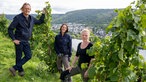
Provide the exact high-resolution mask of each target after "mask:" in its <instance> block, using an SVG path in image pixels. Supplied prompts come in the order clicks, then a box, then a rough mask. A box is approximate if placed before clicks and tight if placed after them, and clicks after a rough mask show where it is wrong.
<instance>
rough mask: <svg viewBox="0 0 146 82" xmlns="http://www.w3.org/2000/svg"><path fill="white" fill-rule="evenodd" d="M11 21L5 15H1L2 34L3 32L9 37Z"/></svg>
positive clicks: (0, 29) (0, 26) (0, 27)
mask: <svg viewBox="0 0 146 82" xmlns="http://www.w3.org/2000/svg"><path fill="white" fill-rule="evenodd" d="M9 22H10V21H9V20H8V19H6V17H5V14H1V15H0V32H2V33H3V34H4V35H5V36H8V31H7V30H8V24H9Z"/></svg>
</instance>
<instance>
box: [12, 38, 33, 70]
mask: <svg viewBox="0 0 146 82" xmlns="http://www.w3.org/2000/svg"><path fill="white" fill-rule="evenodd" d="M15 52H16V65H14V66H13V68H14V69H15V70H18V71H19V72H22V71H24V69H23V67H22V66H23V65H24V64H25V63H26V62H27V61H28V60H30V59H31V57H32V54H31V49H30V44H29V42H28V41H21V42H20V44H19V45H16V44H15ZM22 53H24V56H23V55H22Z"/></svg>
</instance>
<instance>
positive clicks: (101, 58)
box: [88, 0, 146, 82]
mask: <svg viewBox="0 0 146 82" xmlns="http://www.w3.org/2000/svg"><path fill="white" fill-rule="evenodd" d="M131 5H134V2H133V3H132V4H131ZM131 5H130V6H128V7H127V8H125V9H123V10H115V11H116V12H117V13H118V16H116V17H115V18H114V19H113V21H112V22H111V23H110V25H109V26H108V27H107V32H109V31H111V32H112V36H111V37H105V38H103V39H97V41H95V43H94V46H93V47H92V48H91V49H90V50H89V51H88V53H90V54H91V55H95V61H94V62H93V67H91V69H92V71H89V75H90V78H94V79H93V80H92V81H94V82H97V81H98V82H136V81H139V80H142V81H145V80H144V78H145V73H144V71H145V69H146V68H145V67H144V59H143V58H142V57H141V56H140V54H139V49H138V47H142V48H144V49H145V48H146V44H145V43H146V40H145V37H146V35H145V28H146V25H145V23H146V22H145V21H146V20H145V18H143V17H145V12H146V7H145V6H144V3H143V2H142V1H141V0H139V1H138V3H137V4H136V6H135V8H132V6H131ZM96 38H97V37H96ZM93 70H94V71H93ZM93 72H96V74H92V73H93ZM139 78H140V79H139Z"/></svg>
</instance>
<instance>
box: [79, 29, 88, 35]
mask: <svg viewBox="0 0 146 82" xmlns="http://www.w3.org/2000/svg"><path fill="white" fill-rule="evenodd" d="M83 32H88V34H89V36H90V30H89V29H87V28H85V29H83V30H82V31H81V34H82V33H83Z"/></svg>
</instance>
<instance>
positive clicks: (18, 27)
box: [8, 13, 45, 41]
mask: <svg viewBox="0 0 146 82" xmlns="http://www.w3.org/2000/svg"><path fill="white" fill-rule="evenodd" d="M44 18H45V15H44V14H42V16H41V17H40V19H39V20H37V19H36V18H34V17H33V16H31V15H29V18H28V20H27V19H26V17H25V16H24V15H23V13H21V14H18V15H16V16H15V17H14V19H13V21H12V23H11V24H10V26H9V28H8V34H9V36H10V37H11V39H12V40H20V41H28V40H29V38H30V37H31V35H32V29H33V26H34V24H42V23H43V22H44ZM14 29H15V33H14V32H13V31H14Z"/></svg>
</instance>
